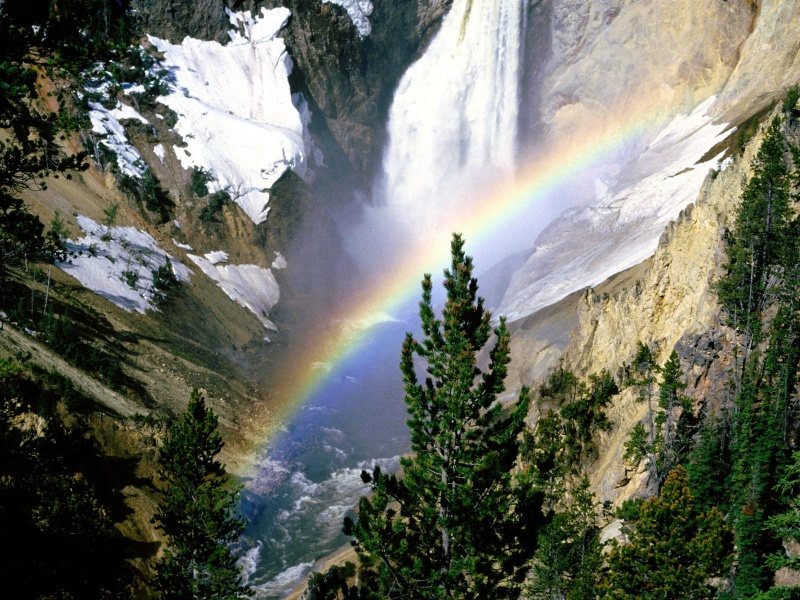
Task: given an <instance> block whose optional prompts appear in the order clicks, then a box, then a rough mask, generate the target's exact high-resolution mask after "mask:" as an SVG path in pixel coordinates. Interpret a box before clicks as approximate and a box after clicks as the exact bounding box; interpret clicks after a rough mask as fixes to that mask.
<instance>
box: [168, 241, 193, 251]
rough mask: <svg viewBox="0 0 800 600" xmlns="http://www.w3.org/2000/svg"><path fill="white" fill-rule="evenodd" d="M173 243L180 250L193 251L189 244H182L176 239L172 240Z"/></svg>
mask: <svg viewBox="0 0 800 600" xmlns="http://www.w3.org/2000/svg"><path fill="white" fill-rule="evenodd" d="M172 243H173V244H175V245H176V246H177V247H178V248H183V249H184V250H192V249H193V248H192V247H191V246H190V245H189V244H181V243H180V242H179V241H178V240H176V239H175V238H172Z"/></svg>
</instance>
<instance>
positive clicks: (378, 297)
mask: <svg viewBox="0 0 800 600" xmlns="http://www.w3.org/2000/svg"><path fill="white" fill-rule="evenodd" d="M641 114H642V115H647V114H649V115H652V114H653V113H652V112H651V111H646V110H643V111H641ZM628 117H629V118H628V119H625V121H627V124H625V125H621V126H620V125H617V126H613V125H609V126H606V127H603V128H601V129H599V130H598V131H596V132H594V133H587V132H581V134H580V136H577V135H576V136H574V139H573V140H572V141H571V142H567V143H561V144H553V145H552V146H551V147H550V148H549V149H548V150H547V151H545V152H542V153H540V156H539V157H538V158H537V159H536V160H535V161H533V162H532V163H531V164H530V165H529V166H528V167H527V168H526V169H525V170H524V171H522V172H521V173H518V174H517V176H516V177H515V178H514V180H513V181H508V182H506V183H505V184H504V185H501V186H499V187H496V188H495V189H493V190H481V191H479V192H478V193H476V194H475V196H476V197H480V198H482V199H483V200H482V201H481V202H475V203H472V204H468V206H469V208H468V209H467V210H466V211H464V212H462V213H461V214H459V215H457V216H456V218H454V219H453V220H452V222H451V223H447V224H446V226H442V225H441V224H439V225H438V226H437V227H436V231H431V232H429V235H426V236H423V237H422V238H421V239H425V240H426V243H425V244H424V245H418V246H417V247H416V248H414V249H413V250H412V251H410V252H409V251H408V249H404V250H405V251H404V254H403V257H402V260H398V261H397V262H396V263H395V264H393V265H390V266H388V267H387V268H385V269H383V270H382V278H381V279H380V280H377V281H374V284H373V285H372V287H371V289H370V290H367V291H365V292H363V293H361V296H360V297H358V298H354V302H353V303H352V304H350V305H349V306H348V307H347V309H346V310H345V311H343V312H342V313H341V314H338V315H336V316H335V317H334V319H333V320H334V322H338V323H339V324H343V325H342V326H341V327H339V328H338V329H335V330H333V331H329V332H324V333H325V334H327V335H326V340H325V341H324V342H320V337H321V334H322V333H323V332H319V333H318V335H317V336H316V337H315V338H314V340H313V341H312V340H309V341H308V342H307V343H303V342H300V343H299V344H298V347H297V348H294V349H292V350H289V353H290V354H291V358H290V359H288V360H286V361H285V364H286V367H287V368H286V369H282V372H281V375H280V381H276V382H272V383H271V386H270V389H271V393H270V394H271V396H272V399H273V402H274V403H273V411H275V412H273V413H272V414H271V419H270V421H272V427H271V428H270V430H269V431H266V432H264V435H263V438H264V443H265V444H266V443H268V442H269V441H270V440H271V436H272V434H273V433H272V432H274V430H275V427H274V425H275V423H276V422H277V423H283V422H286V421H287V420H288V419H290V418H291V417H292V415H293V414H294V413H295V412H296V411H297V410H299V409H300V408H301V407H302V406H304V405H305V404H307V403H308V402H310V401H311V400H313V399H314V398H315V397H316V395H317V394H318V393H319V392H320V391H321V389H322V388H323V386H324V385H325V384H326V383H327V382H328V381H330V380H331V378H332V377H333V376H334V375H335V374H337V373H338V372H340V371H341V369H342V368H343V367H344V366H345V365H346V364H347V363H348V361H349V360H350V359H351V358H352V357H353V355H354V354H355V352H356V350H357V349H358V348H359V347H361V345H362V344H363V343H364V342H365V341H366V340H367V339H368V338H369V336H370V335H371V333H372V332H373V331H374V325H375V324H376V323H378V322H380V321H381V320H385V319H382V318H381V316H382V315H387V314H391V313H392V311H395V310H397V309H399V308H401V307H402V306H405V305H407V304H408V303H409V302H410V301H411V300H413V299H414V298H415V297H419V296H420V291H421V287H420V282H421V279H422V275H423V273H426V272H427V273H434V272H436V273H438V272H441V270H442V269H443V268H444V267H446V266H447V265H448V264H449V257H450V252H449V250H450V239H451V236H452V232H454V231H458V232H460V233H461V234H463V236H464V239H465V240H466V242H467V244H468V247H469V245H471V244H472V243H481V242H486V241H487V240H488V239H490V238H491V236H493V235H497V233H498V232H500V231H502V228H503V227H504V226H505V225H507V224H509V223H511V222H513V221H514V219H517V218H519V217H520V216H521V215H523V214H525V213H526V212H527V211H529V210H530V209H531V208H532V207H533V206H535V205H536V204H537V202H541V201H542V200H543V199H544V198H546V197H548V196H549V195H551V194H552V193H553V192H555V191H556V190H559V189H564V188H566V187H567V186H569V184H570V182H571V181H574V179H575V178H576V177H577V176H579V175H581V174H582V173H586V172H589V170H590V169H593V168H595V167H597V166H599V165H600V164H602V163H603V162H604V161H607V160H608V159H609V158H610V157H612V156H613V155H614V154H616V153H618V152H619V151H620V150H622V149H624V148H625V147H626V146H627V145H629V144H630V143H631V142H633V141H635V140H637V139H640V137H641V136H642V135H643V134H644V133H645V132H646V131H647V130H648V129H649V128H651V127H652V125H653V124H654V122H655V120H654V118H653V117H652V116H649V117H647V116H645V117H643V118H630V113H629V114H628ZM619 122H620V121H617V123H619ZM348 324H349V325H350V326H348Z"/></svg>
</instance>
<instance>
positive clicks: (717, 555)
mask: <svg viewBox="0 0 800 600" xmlns="http://www.w3.org/2000/svg"><path fill="white" fill-rule="evenodd" d="M693 505H694V498H693V497H692V495H691V493H690V491H689V476H688V473H687V472H686V470H685V469H684V468H683V467H678V468H677V469H675V470H674V471H672V472H671V473H670V474H669V475H668V476H667V478H666V481H665V482H664V488H663V490H662V492H661V496H657V497H653V498H650V499H649V500H646V501H645V502H643V503H642V505H641V507H640V508H639V510H638V515H637V518H636V519H635V521H634V523H633V526H632V528H631V529H630V530H629V531H628V540H629V541H628V543H626V544H620V543H618V542H616V540H614V541H612V542H611V545H612V550H611V553H610V554H609V556H608V573H607V574H606V577H605V580H604V581H603V583H602V584H601V585H600V586H599V592H600V594H599V596H600V598H601V599H603V600H605V599H609V600H610V599H614V600H628V599H630V600H633V599H634V598H635V599H644V600H656V599H658V600H672V599H675V600H677V599H680V598H698V599H702V598H711V597H712V596H713V595H714V590H713V589H712V588H711V587H710V586H709V585H708V579H709V578H710V577H713V576H715V575H719V574H720V573H721V572H723V570H724V569H725V568H726V566H727V563H728V560H729V558H730V555H731V541H730V532H729V530H728V528H727V527H726V526H725V523H724V522H723V519H722V515H721V514H720V512H719V511H718V510H717V509H715V508H712V509H711V510H709V511H707V512H705V513H699V514H698V513H697V512H695V510H694V508H693Z"/></svg>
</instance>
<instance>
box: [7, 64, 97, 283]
mask: <svg viewBox="0 0 800 600" xmlns="http://www.w3.org/2000/svg"><path fill="white" fill-rule="evenodd" d="M35 86H36V72H35V71H33V70H32V69H28V68H26V67H23V66H20V65H18V64H14V63H12V62H9V61H0V129H2V130H5V131H6V132H7V135H8V137H4V138H3V140H2V141H0V287H3V285H2V282H3V280H4V278H5V270H6V268H7V267H9V266H14V265H16V264H19V262H20V261H22V260H23V259H25V258H29V259H31V260H39V261H50V260H53V258H56V257H57V255H58V253H60V252H63V245H62V244H61V243H60V240H57V239H54V238H53V236H52V234H47V235H46V234H45V233H44V225H43V224H42V222H41V221H40V220H39V218H38V217H37V216H35V215H33V214H32V213H31V212H30V211H29V210H28V208H27V207H26V206H25V204H24V203H23V202H22V200H21V199H20V197H19V193H20V192H21V191H22V190H24V189H43V188H44V187H45V184H44V181H43V178H44V177H45V176H46V175H47V174H48V173H63V172H65V171H67V170H70V169H82V168H84V167H85V165H84V164H83V161H84V158H85V155H77V156H72V157H64V156H62V155H61V153H60V152H59V150H58V148H57V147H56V143H55V140H56V137H57V136H58V135H59V128H58V124H57V122H56V118H55V116H54V115H49V114H47V113H45V112H44V111H42V110H39V109H37V108H36V107H35V103H34V98H35V97H36V89H35Z"/></svg>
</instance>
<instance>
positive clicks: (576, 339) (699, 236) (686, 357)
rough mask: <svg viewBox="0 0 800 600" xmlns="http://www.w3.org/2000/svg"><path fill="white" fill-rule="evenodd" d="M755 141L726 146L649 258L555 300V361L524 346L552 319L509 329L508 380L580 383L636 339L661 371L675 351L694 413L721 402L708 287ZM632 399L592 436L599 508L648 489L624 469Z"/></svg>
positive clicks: (720, 356) (725, 337) (614, 361)
mask: <svg viewBox="0 0 800 600" xmlns="http://www.w3.org/2000/svg"><path fill="white" fill-rule="evenodd" d="M762 135H763V129H762V130H760V131H759V133H758V134H757V135H756V136H755V137H754V138H753V139H752V140H751V141H750V143H749V144H748V145H747V146H746V147H745V149H744V151H743V152H742V153H741V154H740V153H735V152H734V151H733V149H732V150H731V151H732V152H734V154H732V156H731V159H730V160H729V161H728V162H727V166H726V167H725V168H724V169H722V170H721V171H711V172H709V174H708V176H707V178H706V180H705V182H704V184H703V187H702V189H701V191H700V194H699V196H698V198H697V200H696V201H695V202H694V203H693V204H692V205H690V206H688V207H687V208H686V209H685V210H684V211H683V212H682V213H681V215H680V217H679V218H678V219H677V220H676V221H675V222H674V223H672V224H670V225H669V227H668V228H667V229H666V231H665V232H664V234H663V235H662V237H661V240H660V242H659V245H658V249H657V250H656V252H655V254H654V255H653V256H652V257H651V258H650V259H648V260H646V261H645V262H644V263H642V264H640V265H637V266H636V267H634V268H632V269H630V270H628V271H626V272H623V273H620V274H619V275H617V276H615V277H614V278H612V279H611V280H609V281H607V282H604V283H603V284H602V285H600V286H597V287H595V288H588V289H586V290H584V291H583V292H580V293H579V294H576V295H574V296H571V297H569V298H567V299H565V300H564V301H563V302H562V303H560V304H561V310H560V316H559V317H558V319H559V321H560V322H561V323H563V324H565V325H567V327H571V328H572V329H571V333H570V334H569V341H566V340H565V339H564V337H565V334H564V331H563V330H561V331H560V332H559V337H558V338H553V346H555V348H556V349H557V350H562V349H563V354H559V353H558V352H555V351H553V352H549V353H548V352H542V351H541V350H539V351H538V352H537V351H536V350H537V349H539V348H540V347H541V345H542V341H541V339H542V338H539V339H538V340H537V341H535V342H531V341H530V340H532V339H535V337H536V335H537V334H540V335H541V334H544V336H545V337H544V339H548V338H547V325H546V324H547V322H548V320H553V318H554V317H553V316H552V314H547V313H545V311H541V312H542V313H544V314H543V315H542V317H544V318H540V317H539V316H538V315H539V313H537V314H536V315H533V316H532V317H530V318H529V319H527V320H526V321H527V322H528V323H529V324H530V325H529V326H528V327H526V326H525V322H522V323H519V324H516V325H517V327H519V330H517V331H515V335H514V339H513V342H512V348H513V350H512V354H513V355H514V356H515V360H516V361H517V365H516V366H514V363H513V362H512V367H513V368H514V376H515V377H518V378H519V380H520V381H522V382H525V375H526V374H534V375H535V376H534V378H533V381H537V380H538V381H542V380H543V378H544V375H545V374H544V373H543V371H544V369H545V367H549V368H551V369H552V368H555V367H557V366H559V365H561V366H563V367H564V368H566V369H569V370H572V371H574V372H576V373H579V374H581V375H582V376H586V375H589V374H593V373H598V372H600V371H601V370H603V369H607V370H609V371H610V372H612V373H616V372H618V371H619V369H620V368H621V367H622V366H624V365H626V364H631V362H632V360H633V357H634V355H635V353H636V347H637V344H638V343H639V342H641V343H644V344H647V345H648V346H650V348H652V349H654V350H655V355H656V362H658V363H659V364H663V363H664V362H666V360H667V359H668V358H669V355H670V353H671V352H672V351H673V350H677V351H678V352H679V354H680V356H681V365H682V367H683V369H684V372H686V373H688V381H687V384H688V388H687V393H689V394H690V395H691V396H692V397H693V398H695V410H700V407H701V406H702V405H704V404H706V403H708V404H711V405H713V404H714V403H716V402H721V401H722V399H723V396H724V393H725V389H726V388H725V381H726V379H725V376H726V372H727V370H728V369H729V368H730V351H731V348H732V347H733V345H734V336H733V333H732V331H731V330H730V329H728V328H726V327H723V326H722V325H721V320H720V307H719V304H718V301H717V297H716V294H715V292H714V291H713V287H712V286H713V282H714V281H715V279H716V278H717V277H718V276H719V274H720V273H721V264H722V263H723V261H724V260H725V256H724V253H723V251H722V236H723V235H724V232H725V230H726V228H728V227H730V225H731V220H732V214H733V211H734V210H735V208H736V207H737V206H738V203H739V201H740V198H741V192H742V186H743V181H745V180H746V178H747V177H749V175H750V168H751V162H752V160H753V157H754V155H755V152H756V150H757V148H758V146H759V145H760V143H761V139H762ZM557 306H558V305H556V307H557ZM556 307H553V308H551V309H550V312H551V313H552V312H553V311H554V310H556ZM570 315H575V317H573V318H570ZM559 340H560V343H559ZM532 344H533V345H532ZM532 350H533V352H532ZM532 357H536V360H537V361H538V362H534V361H533V360H531V358H532ZM635 396H636V394H635V391H634V390H633V389H631V388H626V389H623V391H622V393H621V394H620V395H619V396H618V397H617V399H616V400H615V402H614V404H613V406H612V407H611V408H610V409H609V411H608V415H609V417H610V419H611V420H612V422H613V423H614V427H613V429H612V430H611V431H609V432H598V434H597V436H598V438H597V444H598V448H600V452H599V457H598V458H597V460H596V461H595V462H594V463H593V464H592V465H591V467H590V473H591V479H592V484H593V486H594V488H595V490H596V492H597V494H598V496H599V497H600V499H602V500H604V501H605V500H610V501H613V502H614V503H618V502H621V501H622V500H624V499H626V498H629V497H631V496H635V495H639V494H643V493H645V492H646V474H645V473H644V472H643V471H638V472H636V473H631V472H629V471H627V470H626V467H625V465H624V461H623V459H622V455H623V453H624V447H623V445H624V443H625V441H626V440H627V438H628V435H629V432H630V431H631V429H632V428H633V426H634V425H635V424H636V423H637V422H639V421H641V420H642V419H643V418H644V417H645V414H646V410H647V407H646V406H645V405H644V404H642V403H639V402H637V401H636V398H635ZM535 418H536V414H535V411H534V413H533V419H534V420H535Z"/></svg>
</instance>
